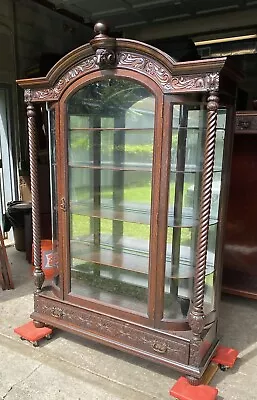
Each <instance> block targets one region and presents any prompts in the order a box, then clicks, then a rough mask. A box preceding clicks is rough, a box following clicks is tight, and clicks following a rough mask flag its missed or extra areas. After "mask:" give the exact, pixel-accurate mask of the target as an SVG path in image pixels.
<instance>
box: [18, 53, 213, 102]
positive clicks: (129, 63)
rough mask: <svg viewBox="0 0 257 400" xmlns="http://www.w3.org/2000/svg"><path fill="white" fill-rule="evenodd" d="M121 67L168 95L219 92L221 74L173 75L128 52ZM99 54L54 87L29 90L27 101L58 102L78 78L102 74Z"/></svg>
mask: <svg viewBox="0 0 257 400" xmlns="http://www.w3.org/2000/svg"><path fill="white" fill-rule="evenodd" d="M117 68H121V69H130V70H133V71H137V72H140V73H143V74H144V75H147V76H148V77H149V78H150V79H152V80H154V81H155V82H156V83H157V84H158V85H159V86H160V87H161V89H162V90H163V92H164V93H183V92H208V91H213V90H218V88H219V74H218V73H206V74H202V75H201V74H197V75H178V76H177V75H174V76H173V75H172V73H171V71H168V69H167V68H165V67H164V66H163V65H162V64H161V63H160V62H158V61H156V60H152V59H151V58H150V57H148V56H146V55H144V54H139V53H133V52H128V51H120V52H118V53H117ZM99 69H100V68H99V66H98V65H97V55H91V56H89V57H88V58H86V59H85V60H84V61H82V62H80V63H79V64H77V65H75V66H74V67H73V68H72V69H71V70H69V71H68V72H66V73H65V74H64V75H63V76H62V77H61V78H60V79H59V81H58V82H57V83H56V84H55V85H54V86H53V87H51V88H46V89H43V88H42V89H26V90H25V101H26V102H31V101H33V102H37V101H41V102H42V101H54V100H58V99H59V98H60V96H61V94H62V93H63V92H64V90H65V89H66V88H67V87H68V86H69V85H70V84H71V83H72V82H73V81H75V80H76V79H77V78H79V77H82V76H83V75H86V74H88V73H89V72H93V71H98V70H99Z"/></svg>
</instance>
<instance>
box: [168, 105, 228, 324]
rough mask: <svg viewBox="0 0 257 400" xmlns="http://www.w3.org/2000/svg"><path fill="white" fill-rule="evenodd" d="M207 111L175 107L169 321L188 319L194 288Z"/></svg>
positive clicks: (216, 181)
mask: <svg viewBox="0 0 257 400" xmlns="http://www.w3.org/2000/svg"><path fill="white" fill-rule="evenodd" d="M225 119H226V115H225V114H224V112H223V116H222V115H220V116H219V118H218V128H219V129H218V130H217V137H216V144H215V147H216V152H215V166H214V178H213V188H212V203H211V214H210V220H209V234H208V251H207V265H206V279H205V283H206V288H205V289H206V290H205V312H206V313H208V312H210V311H211V310H212V308H213V279H214V269H215V246H216V233H217V224H218V209H219V196H220V186H221V169H222V158H223V144H224V133H225ZM206 123H207V111H206V110H205V109H204V108H200V107H199V106H197V105H195V106H192V105H190V106H189V105H178V104H176V105H174V106H173V119H172V128H171V132H172V146H171V169H170V188H169V213H168V231H167V232H168V233H167V248H166V272H165V288H164V318H166V319H176V318H178V319H181V318H186V316H187V313H188V309H189V305H190V300H191V298H192V292H193V284H194V272H195V270H194V268H195V258H196V245H197V235H198V226H199V208H200V194H201V181H202V172H203V153H204V143H205V136H206Z"/></svg>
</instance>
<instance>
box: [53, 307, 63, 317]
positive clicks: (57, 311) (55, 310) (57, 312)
mask: <svg viewBox="0 0 257 400" xmlns="http://www.w3.org/2000/svg"><path fill="white" fill-rule="evenodd" d="M64 315H65V314H64V311H63V310H62V309H61V308H58V307H53V308H52V311H51V316H52V317H54V318H63V317H64Z"/></svg>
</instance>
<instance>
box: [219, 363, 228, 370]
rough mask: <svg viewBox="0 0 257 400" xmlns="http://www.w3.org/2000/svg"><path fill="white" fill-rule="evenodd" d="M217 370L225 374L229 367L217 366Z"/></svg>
mask: <svg viewBox="0 0 257 400" xmlns="http://www.w3.org/2000/svg"><path fill="white" fill-rule="evenodd" d="M219 369H220V370H221V371H223V372H226V371H227V370H228V369H229V367H228V366H227V365H224V364H219Z"/></svg>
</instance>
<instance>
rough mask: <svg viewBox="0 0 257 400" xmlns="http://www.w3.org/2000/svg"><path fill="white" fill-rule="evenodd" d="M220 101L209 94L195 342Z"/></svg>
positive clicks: (199, 329) (200, 324) (200, 317)
mask: <svg viewBox="0 0 257 400" xmlns="http://www.w3.org/2000/svg"><path fill="white" fill-rule="evenodd" d="M218 101H219V98H218V97H217V96H216V92H211V93H210V95H209V97H208V99H207V110H208V113H207V133H206V140H205V147H204V162H203V175H202V188H201V200H200V212H199V231H198V239H197V248H196V267H195V281H194V295H193V302H192V306H191V310H190V313H189V317H188V322H189V325H190V327H191V330H192V332H193V335H194V340H195V341H200V340H201V336H200V335H201V333H202V331H203V329H204V311H203V306H204V289H205V270H206V259H207V246H208V232H209V218H210V208H211V195H212V180H213V168H214V156H215V139H216V126H217V109H218Z"/></svg>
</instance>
